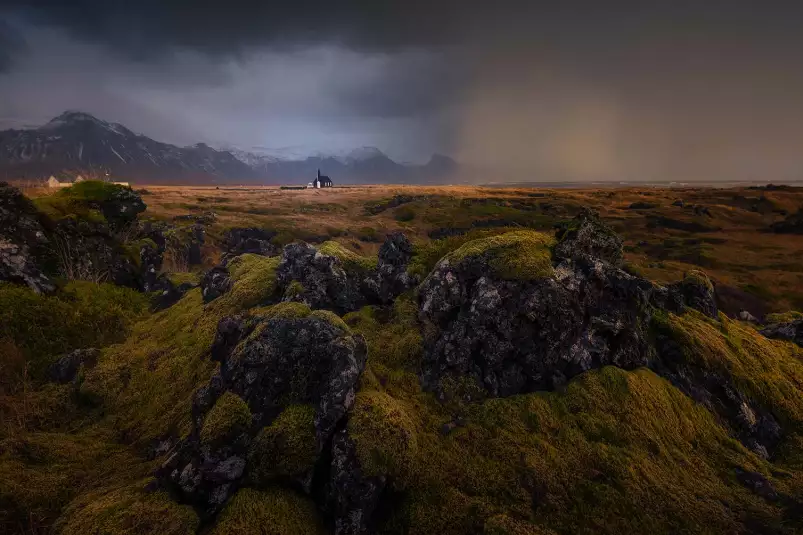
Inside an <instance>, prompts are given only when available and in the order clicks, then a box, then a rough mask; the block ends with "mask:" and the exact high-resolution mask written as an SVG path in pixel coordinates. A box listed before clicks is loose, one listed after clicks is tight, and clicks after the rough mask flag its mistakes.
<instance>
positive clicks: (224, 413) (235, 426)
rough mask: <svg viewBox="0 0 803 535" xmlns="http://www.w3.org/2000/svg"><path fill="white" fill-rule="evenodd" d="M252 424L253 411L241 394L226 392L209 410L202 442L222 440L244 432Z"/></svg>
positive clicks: (202, 430) (208, 442)
mask: <svg viewBox="0 0 803 535" xmlns="http://www.w3.org/2000/svg"><path fill="white" fill-rule="evenodd" d="M250 425H251V411H250V410H248V405H247V404H246V403H245V401H243V400H242V398H241V397H240V396H238V395H237V394H234V393H232V392H225V393H224V394H223V395H222V396H220V398H218V400H217V402H216V403H215V406H214V407H212V410H210V411H209V414H207V415H206V418H205V419H204V425H203V427H202V428H201V442H203V443H206V444H210V443H216V442H221V441H223V440H226V439H227V438H232V437H234V436H236V435H238V434H239V433H242V432H243V431H245V430H246V429H248V427H249V426H250Z"/></svg>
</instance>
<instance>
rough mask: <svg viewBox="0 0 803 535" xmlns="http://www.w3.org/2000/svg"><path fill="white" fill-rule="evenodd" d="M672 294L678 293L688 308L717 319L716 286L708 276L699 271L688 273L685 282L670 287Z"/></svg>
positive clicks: (684, 278)
mask: <svg viewBox="0 0 803 535" xmlns="http://www.w3.org/2000/svg"><path fill="white" fill-rule="evenodd" d="M669 291H670V292H671V293H677V294H678V295H679V296H680V301H682V302H683V303H684V304H685V305H686V306H689V307H691V308H693V309H695V310H699V311H700V312H702V313H703V314H705V315H706V316H709V317H712V318H716V317H717V314H718V311H717V302H716V298H715V297H714V285H713V284H712V283H711V281H710V280H709V279H708V276H707V275H706V274H705V273H703V272H702V271H699V270H692V271H689V272H688V273H686V275H685V277H683V280H681V281H679V282H676V283H674V284H670V285H669Z"/></svg>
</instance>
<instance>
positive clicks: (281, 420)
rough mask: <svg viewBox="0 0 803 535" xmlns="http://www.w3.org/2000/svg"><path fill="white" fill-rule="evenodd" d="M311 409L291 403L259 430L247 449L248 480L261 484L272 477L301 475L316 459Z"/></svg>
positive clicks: (302, 476)
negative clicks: (248, 449)
mask: <svg viewBox="0 0 803 535" xmlns="http://www.w3.org/2000/svg"><path fill="white" fill-rule="evenodd" d="M314 416H315V408H314V407H312V406H311V405H291V406H289V407H287V408H286V409H284V411H282V413H281V414H280V415H279V417H278V418H276V420H274V421H273V423H272V424H271V425H270V426H268V427H265V428H264V429H263V430H262V431H260V433H259V435H258V436H257V438H256V440H255V441H254V444H253V445H252V446H251V450H250V452H249V457H248V460H249V467H250V468H249V474H250V479H251V481H252V482H253V483H254V484H256V485H260V486H265V485H266V484H267V483H268V482H270V481H271V480H273V479H275V478H284V477H290V478H304V477H306V476H307V474H309V473H311V471H312V468H313V465H314V464H315V460H316V459H317V447H316V442H315V426H314V424H313V418H314Z"/></svg>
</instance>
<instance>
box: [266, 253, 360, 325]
mask: <svg viewBox="0 0 803 535" xmlns="http://www.w3.org/2000/svg"><path fill="white" fill-rule="evenodd" d="M347 267H353V268H355V269H347ZM367 276H368V273H367V270H362V269H359V267H357V266H346V265H345V263H344V262H343V260H341V259H340V258H338V257H337V256H334V255H328V254H325V253H323V252H320V251H319V250H318V249H317V248H315V247H314V246H312V245H310V244H308V243H291V244H290V245H287V246H285V248H284V252H283V253H282V261H281V263H280V264H279V268H278V269H277V270H276V283H277V285H278V287H279V288H280V289H281V290H282V291H283V292H284V299H285V300H288V301H299V302H302V303H305V304H306V305H308V306H309V307H310V308H313V309H318V308H325V309H330V310H334V311H336V312H338V313H343V312H347V311H351V310H356V309H358V308H360V307H361V306H363V305H364V304H366V299H365V295H364V294H365V292H364V291H363V289H364V288H366V287H367V286H366V284H365V283H364V281H365V280H366V278H367Z"/></svg>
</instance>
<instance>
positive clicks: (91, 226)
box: [53, 218, 140, 288]
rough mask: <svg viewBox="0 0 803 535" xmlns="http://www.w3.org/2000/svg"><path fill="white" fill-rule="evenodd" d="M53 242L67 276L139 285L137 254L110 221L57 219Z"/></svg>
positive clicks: (63, 271)
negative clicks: (132, 251)
mask: <svg viewBox="0 0 803 535" xmlns="http://www.w3.org/2000/svg"><path fill="white" fill-rule="evenodd" d="M53 242H54V246H55V247H54V248H55V250H56V253H57V255H58V258H59V263H60V265H61V271H62V274H63V275H64V276H65V277H67V278H68V279H83V280H94V281H98V282H111V283H114V284H117V285H120V286H128V287H130V288H139V287H140V283H139V268H138V267H137V265H136V264H135V263H134V258H133V257H132V256H131V255H130V254H129V252H128V251H127V250H126V249H125V248H124V247H123V244H122V243H121V242H120V241H119V239H118V238H117V237H116V236H115V235H114V234H113V233H112V230H111V228H110V227H109V225H108V224H106V223H104V222H100V221H88V220H82V219H73V218H64V219H61V220H59V221H58V222H57V223H56V229H55V231H54V233H53Z"/></svg>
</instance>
